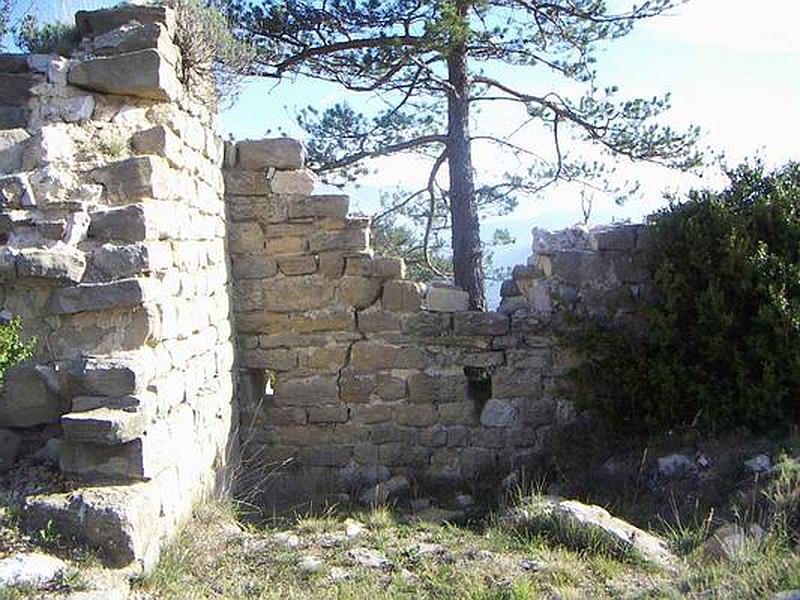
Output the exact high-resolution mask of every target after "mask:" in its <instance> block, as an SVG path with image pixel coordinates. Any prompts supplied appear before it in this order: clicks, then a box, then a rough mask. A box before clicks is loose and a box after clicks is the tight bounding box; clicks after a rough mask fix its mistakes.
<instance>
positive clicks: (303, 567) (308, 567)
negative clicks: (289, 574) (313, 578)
mask: <svg viewBox="0 0 800 600" xmlns="http://www.w3.org/2000/svg"><path fill="white" fill-rule="evenodd" d="M324 566H325V563H324V562H323V561H322V559H321V558H318V557H316V556H312V555H310V554H307V555H305V556H301V557H300V558H299V559H298V561H297V568H298V569H300V572H301V573H303V574H304V575H313V574H314V573H319V572H320V571H321V570H322V568H323V567H324Z"/></svg>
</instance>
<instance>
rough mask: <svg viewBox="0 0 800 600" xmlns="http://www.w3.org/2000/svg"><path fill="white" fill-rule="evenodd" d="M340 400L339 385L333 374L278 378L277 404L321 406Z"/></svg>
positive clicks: (276, 389)
mask: <svg viewBox="0 0 800 600" xmlns="http://www.w3.org/2000/svg"><path fill="white" fill-rule="evenodd" d="M338 401H339V385H338V382H337V378H336V377H333V376H319V377H306V378H301V379H290V378H283V377H280V378H278V381H277V382H276V384H275V405H276V406H319V405H324V404H333V403H336V402H338Z"/></svg>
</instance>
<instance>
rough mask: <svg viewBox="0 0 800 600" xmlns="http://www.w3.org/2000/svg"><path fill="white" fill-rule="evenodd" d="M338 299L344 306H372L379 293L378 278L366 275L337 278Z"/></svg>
mask: <svg viewBox="0 0 800 600" xmlns="http://www.w3.org/2000/svg"><path fill="white" fill-rule="evenodd" d="M338 289H339V299H340V301H341V302H342V303H343V304H344V305H345V306H352V307H353V308H355V309H357V310H361V309H364V308H367V307H368V306H372V305H373V304H375V302H377V301H378V298H380V295H381V283H380V280H377V279H373V278H366V277H349V276H347V275H345V276H344V277H342V278H341V279H340V280H339V286H338Z"/></svg>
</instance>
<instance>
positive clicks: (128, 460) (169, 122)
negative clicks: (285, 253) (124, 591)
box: [0, 6, 237, 567]
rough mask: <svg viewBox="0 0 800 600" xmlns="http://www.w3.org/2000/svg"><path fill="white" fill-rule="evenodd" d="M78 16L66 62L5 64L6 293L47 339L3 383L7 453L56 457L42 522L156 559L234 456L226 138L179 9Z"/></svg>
mask: <svg viewBox="0 0 800 600" xmlns="http://www.w3.org/2000/svg"><path fill="white" fill-rule="evenodd" d="M76 22H77V24H78V26H79V28H80V32H81V34H82V35H83V41H82V42H81V46H80V48H79V49H78V51H77V52H76V53H75V54H74V55H73V58H71V59H65V58H61V57H58V56H50V55H32V56H20V55H4V56H0V89H2V90H3V91H2V92H0V127H2V130H0V168H1V170H2V178H0V236H1V237H2V244H3V246H2V247H1V248H0V302H1V303H2V309H3V316H4V318H9V317H10V316H11V315H20V316H21V317H22V319H23V323H24V333H25V336H26V337H31V336H35V338H36V352H35V358H34V359H33V360H30V361H28V362H26V363H23V364H21V365H19V366H17V367H15V368H13V369H11V370H10V371H9V372H8V373H7V375H6V381H5V386H4V391H3V395H2V398H1V399H0V428H2V431H3V434H4V435H3V439H4V440H11V442H10V444H5V445H4V449H3V454H4V455H5V456H4V459H6V460H5V461H4V462H5V463H6V464H10V463H11V462H12V460H13V459H15V458H18V459H20V460H22V464H30V463H31V461H32V460H35V461H40V462H47V461H53V460H56V461H58V463H59V466H60V471H61V472H62V473H63V474H64V475H65V476H67V478H68V481H69V482H70V483H68V484H66V485H65V484H63V483H61V484H60V486H59V487H61V488H63V489H65V490H66V492H65V493H60V494H59V493H51V494H46V495H40V496H38V497H31V498H29V499H28V501H27V504H28V511H27V512H28V517H29V519H30V520H31V521H32V522H36V521H39V522H43V523H46V522H47V521H48V520H50V519H53V520H54V522H55V523H56V524H57V526H59V527H61V528H62V529H66V530H67V531H68V532H71V533H76V534H78V535H79V536H80V537H82V538H83V539H85V540H86V541H88V542H89V543H91V544H93V545H96V546H99V547H100V548H101V549H102V550H103V551H104V554H105V557H106V558H107V559H109V560H110V561H111V562H112V563H115V564H126V563H129V562H131V561H138V563H139V564H140V566H144V567H149V566H151V565H152V564H153V563H154V561H155V559H156V558H157V557H158V552H159V548H160V547H161V545H162V544H163V542H164V541H165V540H167V539H168V538H169V537H170V536H171V535H172V533H173V532H174V531H175V528H176V526H177V524H178V523H179V522H180V521H181V520H182V519H183V518H184V517H185V516H186V515H187V514H188V513H189V511H190V509H191V507H192V504H193V502H194V501H195V500H196V499H197V498H198V497H200V496H202V495H204V494H207V493H212V492H214V491H217V490H218V489H219V488H220V485H221V484H222V483H223V481H222V479H223V478H224V474H225V467H226V465H227V464H228V462H229V459H230V454H231V452H232V451H233V446H232V444H233V441H234V439H235V436H233V435H232V429H235V427H236V423H237V417H236V415H235V410H234V408H235V407H234V405H233V401H232V398H233V393H234V392H233V381H232V375H231V373H232V368H233V367H232V365H233V359H234V352H233V345H232V341H231V321H230V314H229V313H230V306H229V295H228V271H229V267H228V260H227V257H226V239H225V204H224V202H223V199H222V193H223V179H222V174H221V170H220V165H221V162H222V142H221V140H220V139H219V137H218V135H217V134H216V133H215V127H214V125H215V123H214V119H215V117H214V115H213V114H212V113H211V112H210V111H209V110H208V109H206V108H205V107H204V106H203V105H202V103H200V102H198V101H195V100H194V99H193V98H192V97H191V96H190V95H188V94H187V93H186V91H185V90H184V89H183V87H182V85H181V83H180V81H179V80H178V76H177V73H178V72H179V70H178V65H179V62H180V54H179V51H178V49H177V48H176V46H175V45H174V44H173V42H172V36H173V34H174V26H175V16H174V13H173V12H172V10H170V9H168V8H160V7H143V6H123V7H120V8H115V9H109V10H101V11H94V12H84V13H79V14H78V15H77V17H76ZM33 453H35V457H36V458H35V459H31V458H30V455H31V454H33Z"/></svg>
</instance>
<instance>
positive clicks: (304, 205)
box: [284, 195, 350, 219]
mask: <svg viewBox="0 0 800 600" xmlns="http://www.w3.org/2000/svg"><path fill="white" fill-rule="evenodd" d="M284 198H285V199H286V202H287V205H288V208H289V218H290V219H304V218H309V217H316V218H322V217H333V218H338V219H344V218H345V217H346V216H347V211H348V210H349V208H350V198H349V197H348V196H342V195H319V196H298V195H292V196H284Z"/></svg>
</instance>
